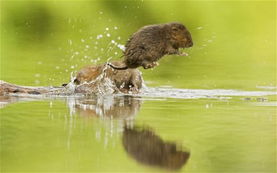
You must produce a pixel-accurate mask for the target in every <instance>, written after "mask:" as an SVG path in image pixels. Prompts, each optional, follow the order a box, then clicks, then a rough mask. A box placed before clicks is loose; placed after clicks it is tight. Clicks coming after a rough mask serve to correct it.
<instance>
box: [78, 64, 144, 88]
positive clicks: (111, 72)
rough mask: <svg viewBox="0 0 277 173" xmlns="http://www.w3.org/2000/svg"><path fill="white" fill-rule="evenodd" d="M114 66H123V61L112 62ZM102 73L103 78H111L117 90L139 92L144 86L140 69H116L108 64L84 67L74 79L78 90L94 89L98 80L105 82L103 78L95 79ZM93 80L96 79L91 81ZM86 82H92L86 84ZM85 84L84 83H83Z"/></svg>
mask: <svg viewBox="0 0 277 173" xmlns="http://www.w3.org/2000/svg"><path fill="white" fill-rule="evenodd" d="M112 65H114V66H122V65H124V64H122V62H120V61H115V62H112ZM100 75H103V76H102V77H101V78H108V79H110V80H111V81H112V82H113V83H114V84H115V86H116V88H117V90H119V91H120V92H123V93H129V92H131V93H138V92H139V90H140V89H141V87H142V76H141V72H140V71H139V70H138V69H126V70H115V69H113V68H111V67H110V66H106V64H101V65H96V66H94V65H91V66H87V67H84V68H82V69H81V70H80V71H79V72H78V73H77V76H76V78H75V80H74V83H75V84H76V85H79V86H77V88H76V92H84V90H89V91H94V90H95V87H97V86H98V85H97V83H98V82H100V83H101V82H103V81H101V79H100V80H99V81H95V80H96V79H97V78H98V77H100ZM92 81H95V82H93V83H91V82H92ZM85 83H91V84H88V85H86V84H85ZM81 84H84V85H81Z"/></svg>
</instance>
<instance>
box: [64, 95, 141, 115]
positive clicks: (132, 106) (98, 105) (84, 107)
mask: <svg viewBox="0 0 277 173" xmlns="http://www.w3.org/2000/svg"><path fill="white" fill-rule="evenodd" d="M72 101H74V103H72ZM68 105H69V107H70V109H71V112H75V111H76V112H77V113H78V114H79V115H81V116H98V117H99V118H104V119H105V118H117V119H125V120H128V119H133V117H134V116H135V115H136V114H137V113H138V111H139V109H140V105H141V101H140V100H138V99H135V98H133V97H130V96H122V97H118V96H117V97H115V96H112V95H110V96H105V97H97V98H95V99H82V100H78V99H77V100H76V99H74V100H71V101H70V104H68ZM73 105H74V107H72V106H73Z"/></svg>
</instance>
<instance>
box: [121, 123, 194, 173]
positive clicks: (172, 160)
mask: <svg viewBox="0 0 277 173" xmlns="http://www.w3.org/2000/svg"><path fill="white" fill-rule="evenodd" d="M122 141H123V146H124V149H125V150H126V151H127V153H128V154H129V155H130V156H131V157H133V158H134V159H136V160H137V161H138V162H140V163H142V164H146V165H149V166H158V167H162V168H167V169H172V170H177V169H180V168H181V167H182V166H183V165H185V164H186V163H187V161H188V159H189V157H190V153H189V152H187V151H182V150H181V149H179V148H178V146H177V144H176V143H174V142H166V141H164V140H162V139H161V138H160V137H159V136H158V135H156V134H155V133H154V132H153V131H152V130H150V129H148V128H144V129H139V128H125V130H124V132H123V138H122Z"/></svg>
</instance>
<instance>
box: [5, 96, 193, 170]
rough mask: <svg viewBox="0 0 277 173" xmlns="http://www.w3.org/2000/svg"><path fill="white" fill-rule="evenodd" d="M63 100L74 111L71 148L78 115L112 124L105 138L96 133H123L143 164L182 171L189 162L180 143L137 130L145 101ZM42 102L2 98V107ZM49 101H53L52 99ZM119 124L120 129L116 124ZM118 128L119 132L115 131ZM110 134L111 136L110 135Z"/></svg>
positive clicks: (126, 145)
mask: <svg viewBox="0 0 277 173" xmlns="http://www.w3.org/2000/svg"><path fill="white" fill-rule="evenodd" d="M56 99H57V98H56ZM56 99H55V100H56ZM60 99H61V100H63V99H66V102H67V105H68V107H69V110H70V116H69V118H68V119H66V124H67V125H68V130H69V132H68V141H67V147H68V149H70V147H71V135H72V131H73V124H74V121H75V120H76V119H75V118H74V116H75V115H76V113H77V115H79V116H81V117H98V118H99V119H103V122H111V123H108V124H109V125H111V127H108V126H105V128H108V129H107V131H106V132H105V134H103V135H102V136H101V135H100V133H101V129H98V130H96V134H99V135H100V136H99V140H100V141H101V140H103V141H108V139H107V138H109V137H110V136H112V133H118V132H120V133H121V132H123V134H122V143H123V146H124V149H125V150H126V152H127V153H128V154H129V155H130V156H131V157H132V158H133V159H135V160H137V161H138V162H139V163H142V164H145V165H149V166H155V167H160V168H165V169H170V170H178V169H180V168H182V166H184V165H185V164H186V163H187V161H188V159H189V157H190V152H188V151H184V150H182V148H181V146H179V145H177V143H176V142H168V141H165V140H163V139H161V137H159V136H158V135H157V134H156V133H155V132H154V131H153V130H151V129H150V128H142V127H133V123H134V117H135V116H136V115H137V114H138V112H139V110H140V107H141V102H142V101H141V99H139V98H135V97H131V96H105V97H97V98H77V97H68V98H60ZM38 100H44V99H43V98H32V97H31V98H30V97H29V98H28V97H0V103H1V104H0V107H2V108H3V107H5V106H6V105H8V104H11V103H15V102H20V101H24V102H26V101H38ZM47 100H52V99H50V98H48V99H47ZM50 103H51V102H50ZM50 105H51V104H50ZM50 107H51V106H50ZM108 120H118V121H108ZM115 122H116V124H117V125H119V126H116V125H112V124H113V123H115ZM115 127H116V128H118V129H114V130H113V128H115ZM106 133H109V134H108V135H106Z"/></svg>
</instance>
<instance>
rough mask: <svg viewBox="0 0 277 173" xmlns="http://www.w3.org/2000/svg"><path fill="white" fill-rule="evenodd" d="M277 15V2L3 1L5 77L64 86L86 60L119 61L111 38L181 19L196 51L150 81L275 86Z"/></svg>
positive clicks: (164, 63)
mask: <svg viewBox="0 0 277 173" xmlns="http://www.w3.org/2000/svg"><path fill="white" fill-rule="evenodd" d="M275 14H276V2H275V1H144V0H140V1H100V0H99V1H1V75H0V77H1V79H2V80H7V81H9V82H14V83H18V84H24V85H60V84H61V83H64V82H67V81H68V80H69V77H70V72H72V71H77V70H78V69H80V68H81V67H83V66H84V65H88V64H97V63H103V62H105V61H106V60H107V59H108V58H112V60H116V59H119V57H120V56H121V54H122V53H121V50H120V49H119V48H117V47H116V46H115V45H113V44H112V43H111V41H112V40H115V41H116V42H118V43H120V44H123V45H124V44H125V42H126V40H127V39H128V37H129V36H130V35H131V34H132V33H133V32H135V31H136V30H137V29H138V28H140V27H142V26H144V25H148V24H155V23H165V22H171V21H180V22H182V23H184V24H185V25H186V26H187V27H188V29H189V30H190V31H191V33H192V37H193V40H194V43H195V44H194V47H193V48H190V49H188V50H187V51H188V53H189V54H190V56H189V57H175V56H167V57H164V58H163V59H162V60H161V61H160V64H161V65H160V66H159V67H158V68H156V69H154V70H143V69H142V71H143V74H144V78H145V80H146V81H148V82H149V85H152V86H160V85H171V86H174V87H183V88H237V89H255V87H256V85H276V15H275ZM107 29H109V30H107ZM100 34H102V35H103V38H101V39H99V40H97V39H96V38H97V35H100ZM107 34H108V35H110V36H107ZM119 38H120V40H119ZM96 42H97V43H96ZM101 48H102V49H101ZM72 56H73V57H72Z"/></svg>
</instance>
